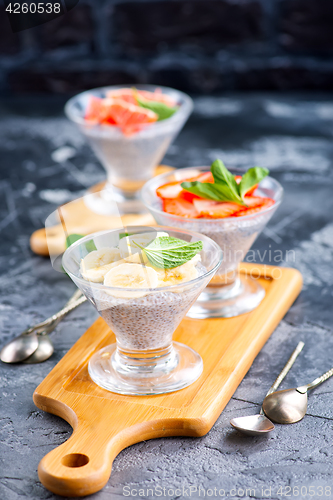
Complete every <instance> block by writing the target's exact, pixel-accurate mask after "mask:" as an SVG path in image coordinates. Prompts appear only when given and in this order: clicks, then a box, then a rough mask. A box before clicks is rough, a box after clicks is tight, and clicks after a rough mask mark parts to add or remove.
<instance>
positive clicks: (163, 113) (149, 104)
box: [135, 95, 178, 121]
mask: <svg viewBox="0 0 333 500" xmlns="http://www.w3.org/2000/svg"><path fill="white" fill-rule="evenodd" d="M135 98H136V100H137V103H138V104H139V106H141V108H146V109H150V111H154V113H156V114H157V116H158V120H157V121H161V120H166V119H167V118H170V116H172V115H174V114H175V113H176V111H177V110H178V106H174V107H172V106H167V105H166V104H164V102H159V101H147V100H146V99H141V97H139V95H136V96H135Z"/></svg>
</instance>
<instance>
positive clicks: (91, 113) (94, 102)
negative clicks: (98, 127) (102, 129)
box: [84, 95, 103, 123]
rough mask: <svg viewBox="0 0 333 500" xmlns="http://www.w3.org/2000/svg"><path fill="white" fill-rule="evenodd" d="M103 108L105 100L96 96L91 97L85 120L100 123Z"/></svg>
mask: <svg viewBox="0 0 333 500" xmlns="http://www.w3.org/2000/svg"><path fill="white" fill-rule="evenodd" d="M102 108H103V99H101V98H99V97H95V96H94V95H92V96H90V98H89V101H88V106H87V109H86V114H85V116H84V118H85V119H86V120H89V121H92V122H95V123H98V122H99V121H100V116H101V113H102Z"/></svg>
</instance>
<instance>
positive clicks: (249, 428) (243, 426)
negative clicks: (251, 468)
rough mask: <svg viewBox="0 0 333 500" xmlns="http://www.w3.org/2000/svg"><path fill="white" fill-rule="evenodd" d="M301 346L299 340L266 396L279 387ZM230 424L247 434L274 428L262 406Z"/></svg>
mask: <svg viewBox="0 0 333 500" xmlns="http://www.w3.org/2000/svg"><path fill="white" fill-rule="evenodd" d="M303 347H304V342H299V343H298V345H297V347H296V349H295V350H294V352H293V353H292V355H291V356H290V358H289V360H288V361H287V364H286V365H285V367H284V368H283V370H282V371H281V373H280V375H279V376H278V377H277V379H276V380H275V382H274V384H273V385H272V387H271V388H270V389H269V391H268V393H267V395H266V398H267V396H268V395H269V394H271V393H272V392H274V391H276V389H277V388H278V387H279V385H280V384H281V382H282V380H283V379H284V377H285V376H286V375H287V373H288V372H289V370H290V368H291V367H292V366H293V364H294V363H295V361H296V358H297V356H298V355H299V353H300V352H301V350H302V349H303ZM266 398H265V399H266ZM264 401H265V400H264ZM230 424H231V425H232V426H233V427H234V428H235V429H237V430H238V431H240V432H242V433H243V434H247V435H249V436H258V435H263V434H266V433H268V432H271V431H272V430H274V428H275V427H274V424H273V423H272V422H271V421H270V420H269V419H268V418H267V417H266V416H265V415H264V411H263V406H262V407H261V409H260V413H259V415H249V416H247V417H238V418H233V419H231V420H230Z"/></svg>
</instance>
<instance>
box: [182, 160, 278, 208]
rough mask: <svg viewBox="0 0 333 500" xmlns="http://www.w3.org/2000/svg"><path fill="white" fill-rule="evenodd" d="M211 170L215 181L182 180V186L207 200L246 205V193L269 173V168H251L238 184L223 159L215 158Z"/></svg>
mask: <svg viewBox="0 0 333 500" xmlns="http://www.w3.org/2000/svg"><path fill="white" fill-rule="evenodd" d="M210 170H211V172H212V174H213V177H214V183H210V182H199V181H194V182H182V184H181V186H182V188H183V189H185V191H189V192H190V193H193V194H196V195H197V196H200V198H205V199H206V200H214V201H229V202H232V203H238V204H239V205H244V206H246V202H245V199H244V197H245V195H246V193H247V192H248V191H250V189H251V188H253V186H255V185H256V184H258V183H259V182H260V181H262V179H264V178H265V177H266V176H267V175H268V174H269V170H268V169H267V168H261V167H254V168H250V169H249V170H248V171H247V172H246V173H245V174H244V175H243V177H242V180H241V182H240V183H239V184H237V182H236V180H235V177H234V176H233V174H232V173H231V172H229V170H228V169H227V168H226V166H225V165H224V163H223V162H222V161H221V160H215V161H214V162H213V163H212V166H211V169H210Z"/></svg>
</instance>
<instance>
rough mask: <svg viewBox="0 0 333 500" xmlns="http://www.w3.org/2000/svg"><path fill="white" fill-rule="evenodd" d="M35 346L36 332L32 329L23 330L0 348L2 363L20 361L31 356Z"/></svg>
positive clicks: (36, 344) (36, 346)
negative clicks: (28, 330)
mask: <svg viewBox="0 0 333 500" xmlns="http://www.w3.org/2000/svg"><path fill="white" fill-rule="evenodd" d="M37 348H38V337H37V334H36V333H35V332H34V331H32V332H30V333H25V332H23V333H22V334H21V335H20V336H19V337H17V338H16V339H14V340H11V341H10V342H8V344H6V345H5V346H4V347H3V348H2V349H1V353H0V359H1V361H3V362H4V363H20V362H22V361H23V360H24V359H26V358H28V357H29V356H31V355H32V354H33V353H34V352H35V351H36V349H37Z"/></svg>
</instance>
